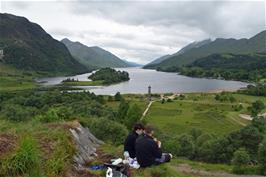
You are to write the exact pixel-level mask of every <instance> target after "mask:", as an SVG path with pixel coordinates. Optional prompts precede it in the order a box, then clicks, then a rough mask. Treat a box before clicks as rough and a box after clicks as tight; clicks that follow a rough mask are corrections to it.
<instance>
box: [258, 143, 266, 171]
mask: <svg viewBox="0 0 266 177" xmlns="http://www.w3.org/2000/svg"><path fill="white" fill-rule="evenodd" d="M258 156H259V166H260V167H259V170H260V173H261V174H262V175H266V140H264V142H263V143H261V144H260V147H259V150H258Z"/></svg>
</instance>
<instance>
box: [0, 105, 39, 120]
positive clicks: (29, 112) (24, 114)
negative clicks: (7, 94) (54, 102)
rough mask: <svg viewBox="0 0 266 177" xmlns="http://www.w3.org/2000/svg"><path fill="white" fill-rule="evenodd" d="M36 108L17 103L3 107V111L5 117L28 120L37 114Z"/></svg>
mask: <svg viewBox="0 0 266 177" xmlns="http://www.w3.org/2000/svg"><path fill="white" fill-rule="evenodd" d="M35 111H36V109H35V108H30V107H29V108H25V107H22V106H20V105H17V104H7V105H5V106H4V107H3V109H2V111H1V113H2V114H3V116H4V118H6V119H7V120H11V121H16V122H21V121H27V120H29V119H30V118H31V116H33V115H34V114H35Z"/></svg>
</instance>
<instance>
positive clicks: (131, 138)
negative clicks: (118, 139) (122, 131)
mask: <svg viewBox="0 0 266 177" xmlns="http://www.w3.org/2000/svg"><path fill="white" fill-rule="evenodd" d="M143 132H144V126H143V125H142V124H140V123H136V124H135V125H134V128H133V131H132V132H131V133H129V135H128V136H127V138H126V140H125V143H124V156H125V159H128V158H131V159H134V158H135V157H136V151H135V143H136V139H137V138H138V137H139V136H140V135H142V134H143Z"/></svg>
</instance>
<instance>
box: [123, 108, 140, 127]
mask: <svg viewBox="0 0 266 177" xmlns="http://www.w3.org/2000/svg"><path fill="white" fill-rule="evenodd" d="M141 116H142V111H141V109H140V107H139V106H138V105H137V104H133V105H131V106H130V107H129V109H128V112H127V116H126V119H125V125H126V126H127V128H128V129H130V130H131V129H132V127H133V125H134V124H135V123H136V122H138V121H139V120H140V118H141Z"/></svg>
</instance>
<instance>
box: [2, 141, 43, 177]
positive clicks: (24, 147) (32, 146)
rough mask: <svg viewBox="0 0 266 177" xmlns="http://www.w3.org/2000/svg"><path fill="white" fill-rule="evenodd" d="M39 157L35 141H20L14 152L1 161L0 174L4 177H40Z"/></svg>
mask: <svg viewBox="0 0 266 177" xmlns="http://www.w3.org/2000/svg"><path fill="white" fill-rule="evenodd" d="M39 159H40V156H39V151H38V149H37V145H36V142H35V140H34V139H33V138H32V137H25V138H23V139H22V140H21V141H20V144H19V148H18V149H17V150H16V152H15V153H14V154H12V155H10V156H9V157H7V158H6V159H4V160H3V162H2V166H1V168H0V171H2V172H0V174H1V173H3V174H4V176H20V175H24V174H28V175H29V176H31V175H35V176H40V175H39V173H40V160H39Z"/></svg>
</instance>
